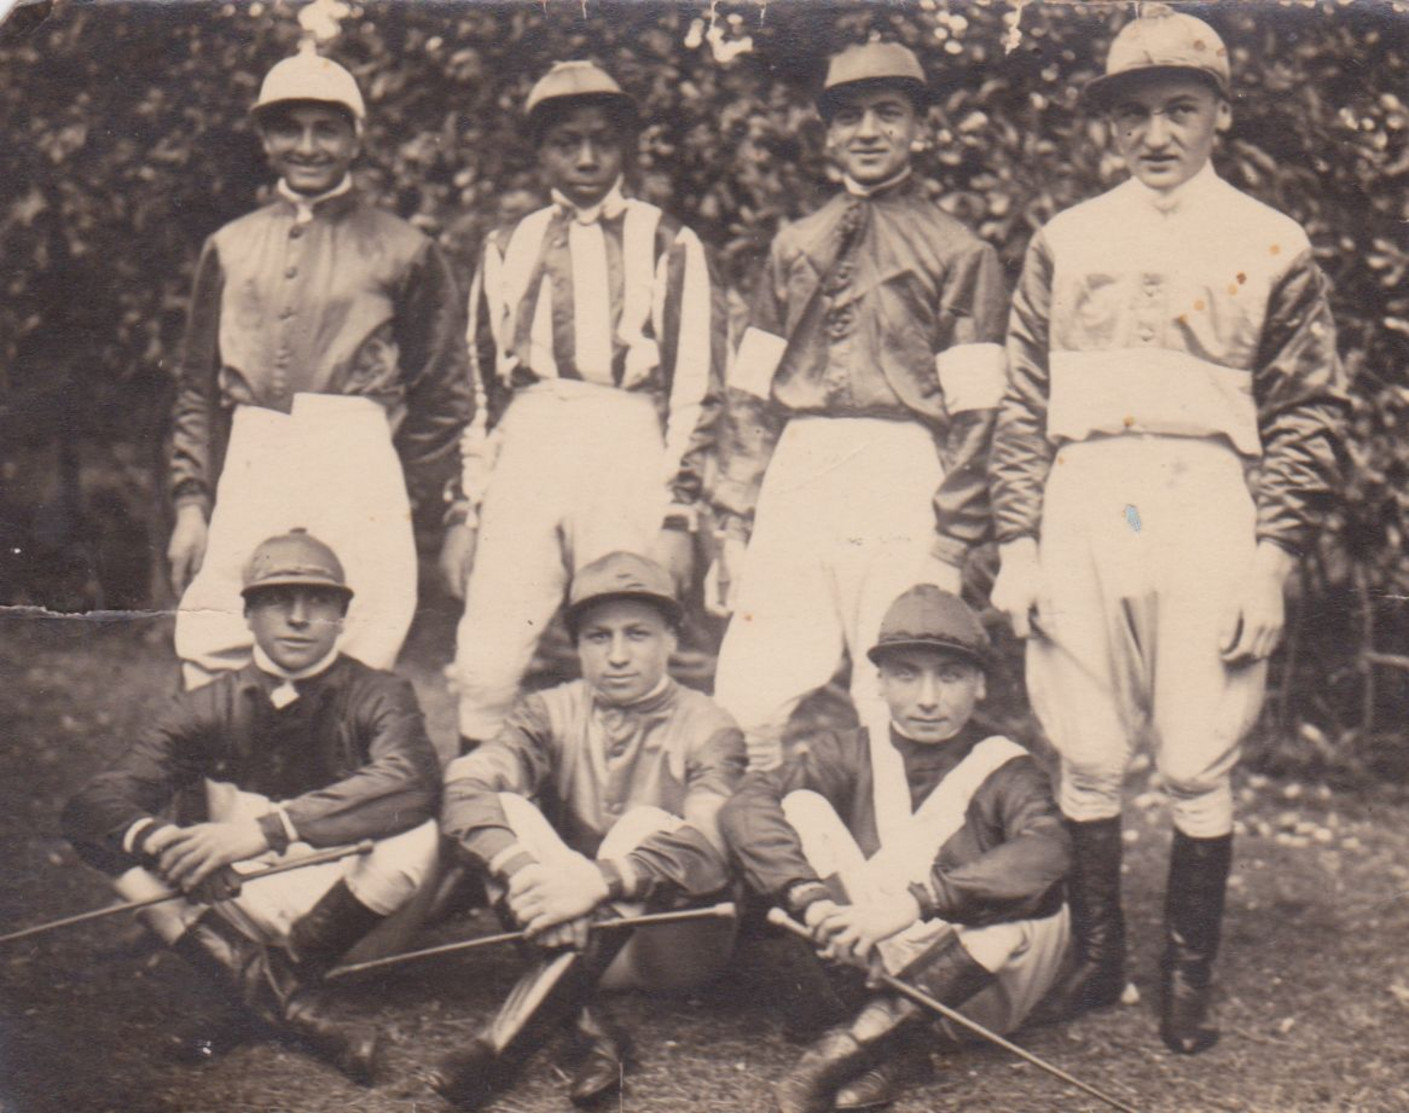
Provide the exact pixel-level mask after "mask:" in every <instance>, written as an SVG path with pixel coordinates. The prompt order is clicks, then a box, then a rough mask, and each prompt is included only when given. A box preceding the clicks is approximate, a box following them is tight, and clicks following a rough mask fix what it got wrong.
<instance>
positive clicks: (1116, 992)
mask: <svg viewBox="0 0 1409 1117" xmlns="http://www.w3.org/2000/svg"><path fill="white" fill-rule="evenodd" d="M1065 821H1066V826H1067V832H1068V833H1069V834H1071V839H1072V848H1073V852H1074V854H1075V857H1074V859H1073V865H1072V872H1071V876H1070V877H1068V878H1067V902H1068V903H1069V904H1070V906H1071V929H1072V938H1073V940H1074V943H1075V946H1076V967H1075V969H1073V970H1072V972H1071V973H1070V974H1068V975H1067V977H1066V980H1064V981H1063V982H1062V983H1061V984H1060V986H1059V987H1058V989H1057V991H1056V993H1054V994H1053V995H1052V997H1051V999H1050V1001H1049V1003H1050V1004H1051V1005H1052V1006H1053V1009H1052V1012H1051V1015H1052V1016H1053V1017H1060V1018H1067V1017H1072V1016H1078V1015H1080V1014H1081V1013H1083V1012H1090V1011H1091V1010H1093V1009H1098V1008H1105V1007H1106V1006H1108V1005H1113V1004H1115V1003H1116V1002H1117V1001H1119V1000H1120V994H1121V992H1122V991H1123V990H1124V988H1125V916H1124V914H1123V913H1122V911H1121V907H1120V858H1121V836H1120V817H1119V816H1116V817H1115V818H1102V819H1098V820H1096V821H1095V822H1073V821H1072V820H1071V819H1066V820H1065Z"/></svg>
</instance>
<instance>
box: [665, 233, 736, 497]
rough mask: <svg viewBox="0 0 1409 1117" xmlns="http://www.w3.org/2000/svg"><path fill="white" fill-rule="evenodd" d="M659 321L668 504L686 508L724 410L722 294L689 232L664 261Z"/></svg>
mask: <svg viewBox="0 0 1409 1117" xmlns="http://www.w3.org/2000/svg"><path fill="white" fill-rule="evenodd" d="M662 317H663V321H662V329H661V368H662V372H663V374H664V380H665V385H666V391H667V392H668V393H669V396H668V399H667V406H666V439H667V441H666V448H667V450H668V451H669V452H670V454H671V456H672V457H673V458H674V461H672V462H671V463H669V464H670V467H671V468H672V470H673V473H672V476H671V480H670V493H671V500H672V501H673V502H674V503H675V504H677V505H681V506H693V505H694V504H695V503H696V502H697V501H698V500H699V499H700V497H701V495H702V494H703V492H704V478H705V467H706V462H707V460H708V458H709V455H710V452H711V450H713V448H714V441H715V428H716V424H717V422H718V418H719V413H720V409H721V407H722V405H723V396H724V361H725V357H726V351H727V348H728V324H727V316H726V313H725V307H724V289H723V288H722V287H721V286H720V284H719V280H718V277H717V276H716V274H715V271H714V267H713V264H712V263H711V261H710V259H709V256H708V253H707V252H706V250H705V247H704V245H703V244H701V243H700V239H699V237H697V236H696V235H695V234H694V233H693V232H692V231H691V230H689V229H682V230H681V231H680V234H679V235H678V236H677V237H676V238H675V242H674V243H673V244H672V245H671V246H670V250H669V252H668V253H667V257H666V289H665V300H664V304H663V315H662Z"/></svg>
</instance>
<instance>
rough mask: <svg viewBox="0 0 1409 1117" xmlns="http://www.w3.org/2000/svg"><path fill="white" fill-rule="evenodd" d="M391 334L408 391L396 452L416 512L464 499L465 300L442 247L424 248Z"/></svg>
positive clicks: (468, 396)
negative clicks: (462, 466)
mask: <svg viewBox="0 0 1409 1117" xmlns="http://www.w3.org/2000/svg"><path fill="white" fill-rule="evenodd" d="M393 313H394V316H393V319H392V328H393V330H394V331H395V334H396V340H397V347H398V349H399V351H400V359H401V374H402V377H403V380H404V383H405V385H406V419H405V421H404V422H403V423H402V425H401V429H400V430H399V431H397V436H396V441H397V450H398V452H399V453H400V454H401V459H402V462H403V463H404V464H405V467H406V482H407V488H408V490H409V491H410V493H411V497H412V501H413V503H414V505H415V507H417V508H423V509H424V508H438V509H444V508H445V505H446V503H447V502H450V503H453V502H454V501H455V500H457V499H458V498H459V486H460V436H461V434H462V433H464V430H465V426H466V424H468V423H469V421H470V416H471V412H472V410H473V406H474V403H473V395H472V390H471V386H470V379H469V365H468V357H467V354H466V351H465V313H466V311H465V300H464V296H463V295H462V293H461V291H460V287H459V285H458V284H457V283H456V282H455V276H454V275H453V273H452V272H451V270H450V264H449V262H448V261H447V260H446V258H445V254H444V253H443V252H441V250H440V249H439V247H437V246H436V245H435V244H433V243H432V242H430V241H429V240H428V241H426V242H425V244H424V245H423V246H422V249H421V251H420V252H419V253H417V255H416V258H415V259H414V261H413V262H412V264H411V266H410V268H409V269H408V271H407V274H406V276H405V277H404V279H403V281H402V285H401V290H400V291H399V293H398V298H397V301H396V306H395V307H394V312H393Z"/></svg>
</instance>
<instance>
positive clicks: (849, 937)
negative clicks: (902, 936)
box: [813, 892, 920, 962]
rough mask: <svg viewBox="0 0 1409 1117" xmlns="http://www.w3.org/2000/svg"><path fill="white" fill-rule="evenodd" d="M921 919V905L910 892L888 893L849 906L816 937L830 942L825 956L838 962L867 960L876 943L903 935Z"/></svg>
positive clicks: (830, 918) (836, 913) (824, 924)
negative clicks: (903, 932)
mask: <svg viewBox="0 0 1409 1117" xmlns="http://www.w3.org/2000/svg"><path fill="white" fill-rule="evenodd" d="M919 918H920V905H919V903H918V902H917V901H916V899H915V897H914V896H912V895H910V893H909V892H888V893H885V894H883V895H881V896H878V897H876V898H874V899H871V900H868V901H866V902H865V903H861V904H848V905H847V906H845V907H839V908H837V910H836V911H834V912H832V913H831V914H829V915H827V916H826V917H825V918H824V919H822V920H821V922H820V923H819V924H818V926H817V928H816V930H815V931H814V932H813V933H814V935H818V936H820V937H821V938H822V940H824V941H825V943H826V949H825V950H824V951H823V953H824V954H825V955H826V956H827V957H829V958H834V959H836V960H837V961H838V962H845V961H849V960H852V959H854V960H856V961H860V962H865V961H867V959H868V957H869V955H870V953H871V951H872V950H874V949H875V946H876V943H878V942H880V941H881V940H882V939H888V938H890V936H891V935H895V934H899V933H900V932H901V931H903V930H905V928H906V927H909V926H910V924H912V923H914V922H915V921H916V920H917V919H919Z"/></svg>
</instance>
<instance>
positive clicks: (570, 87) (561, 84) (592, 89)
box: [524, 61, 637, 142]
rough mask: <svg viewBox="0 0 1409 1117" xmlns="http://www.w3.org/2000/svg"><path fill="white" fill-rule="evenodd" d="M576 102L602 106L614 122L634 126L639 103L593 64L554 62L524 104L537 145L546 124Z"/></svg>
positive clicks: (535, 84) (530, 91)
mask: <svg viewBox="0 0 1409 1117" xmlns="http://www.w3.org/2000/svg"><path fill="white" fill-rule="evenodd" d="M574 101H580V102H582V103H584V104H602V105H606V106H607V107H608V108H609V109H610V110H611V115H612V117H613V119H615V120H617V121H619V122H621V124H622V125H623V126H631V127H634V126H635V124H636V122H637V119H636V102H635V101H633V100H632V99H631V97H630V96H629V95H628V94H627V93H625V92H624V91H623V90H622V88H621V86H619V85H617V83H616V79H615V78H613V77H612V76H611V74H609V73H607V72H606V71H605V70H603V69H602V68H601V67H600V66H597V65H595V64H593V63H591V62H580V61H579V62H555V63H554V64H553V68H552V69H551V70H549V71H548V72H547V73H546V74H544V75H543V76H542V77H541V78H539V79H538V81H536V82H535V83H534V85H533V88H532V89H530V90H529V92H528V100H527V101H525V102H524V115H525V116H527V117H528V130H529V134H530V135H531V136H532V137H533V139H534V142H537V141H538V139H539V138H540V137H541V136H542V134H543V130H544V127H545V121H548V120H551V119H553V118H554V115H555V114H556V113H558V112H560V111H561V110H562V109H564V108H566V107H569V106H570V104H571V103H572V102H574Z"/></svg>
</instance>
